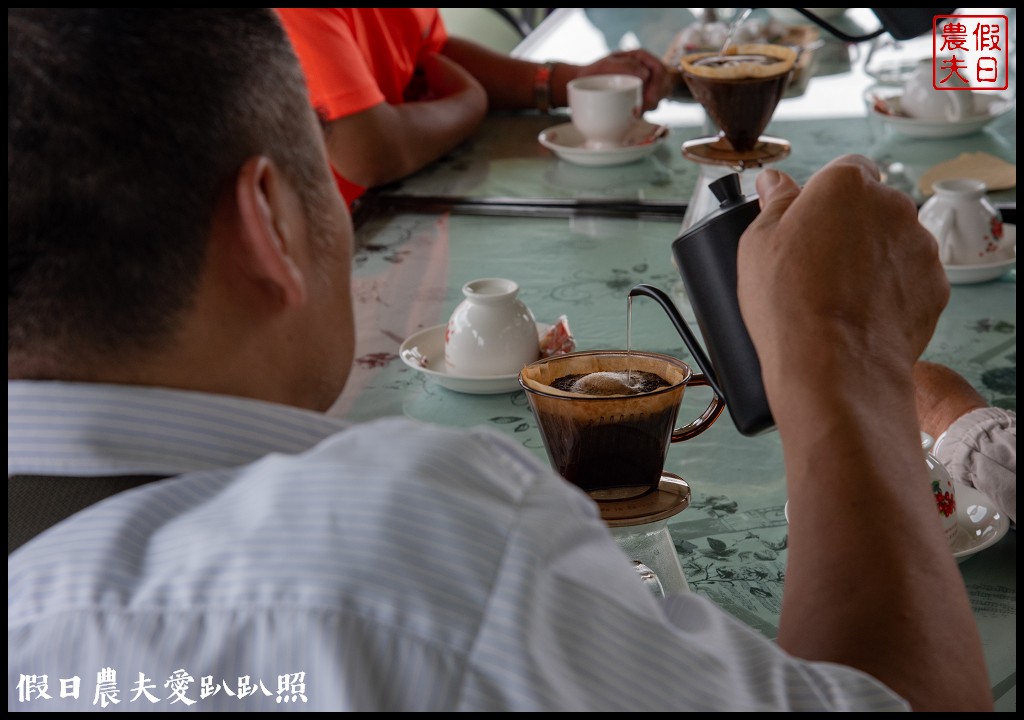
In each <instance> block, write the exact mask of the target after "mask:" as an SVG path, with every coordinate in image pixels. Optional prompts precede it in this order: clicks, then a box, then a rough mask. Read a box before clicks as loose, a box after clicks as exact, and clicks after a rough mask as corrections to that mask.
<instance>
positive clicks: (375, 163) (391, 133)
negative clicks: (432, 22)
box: [327, 92, 487, 187]
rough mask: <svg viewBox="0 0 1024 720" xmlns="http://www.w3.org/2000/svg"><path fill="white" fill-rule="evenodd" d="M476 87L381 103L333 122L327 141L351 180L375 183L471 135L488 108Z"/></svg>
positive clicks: (403, 173) (410, 168)
mask: <svg viewBox="0 0 1024 720" xmlns="http://www.w3.org/2000/svg"><path fill="white" fill-rule="evenodd" d="M486 109H487V108H486V103H483V102H480V101H479V100H478V99H477V98H476V97H474V96H473V95H472V93H469V92H467V93H458V94H455V95H452V96H449V97H446V98H443V99H440V100H430V101H426V102H410V103H404V104H402V105H396V106H392V105H387V104H385V103H382V104H381V105H379V106H377V107H375V108H371V109H370V110H367V111H365V112H363V113H359V114H357V115H354V116H349V117H345V118H340V119H339V120H335V121H333V122H332V123H331V125H330V127H329V129H328V133H327V147H328V151H329V153H330V155H331V161H332V163H333V164H334V167H335V169H336V170H337V171H338V172H339V173H340V174H341V175H342V176H344V177H345V178H346V179H347V180H349V181H351V182H353V183H356V184H358V185H362V186H364V187H375V186H379V185H384V184H387V183H389V182H394V181H396V180H400V179H402V178H404V177H407V176H409V175H411V174H412V173H414V172H416V171H418V170H420V169H422V168H424V167H426V166H427V165H429V164H430V163H431V162H433V161H434V160H437V159H438V158H439V157H441V156H442V155H444V154H445V153H447V152H449V151H451V150H452V149H454V148H455V147H457V146H458V145H459V143H461V142H462V141H463V140H465V139H466V138H467V137H469V136H470V135H471V134H472V133H473V132H474V131H475V130H476V128H477V127H478V126H479V124H480V122H481V121H482V120H483V118H484V115H485V114H486Z"/></svg>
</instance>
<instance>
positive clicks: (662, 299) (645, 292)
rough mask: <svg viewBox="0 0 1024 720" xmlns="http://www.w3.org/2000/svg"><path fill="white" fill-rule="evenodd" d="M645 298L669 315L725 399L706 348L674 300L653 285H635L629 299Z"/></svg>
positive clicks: (703, 370)
mask: <svg viewBox="0 0 1024 720" xmlns="http://www.w3.org/2000/svg"><path fill="white" fill-rule="evenodd" d="M641 295H642V296H645V297H649V298H651V299H652V300H654V301H655V302H656V303H658V304H659V305H661V309H662V310H664V311H665V314H666V315H668V318H669V320H671V321H672V325H673V326H674V327H675V329H676V332H678V333H679V335H680V336H681V337H682V338H683V343H685V344H686V349H687V350H689V351H690V354H691V355H692V356H693V359H694V361H696V363H697V367H699V368H700V371H701V372H702V373H704V377H706V378H707V380H708V385H710V386H711V389H712V390H714V391H715V394H716V395H718V397H720V398H722V399H723V400H724V399H725V393H723V392H722V388H721V387H720V386H719V384H718V376H717V375H715V369H714V368H713V367H712V366H711V361H710V360H709V359H708V356H707V354H706V353H705V352H704V348H702V347H701V346H700V344H699V343H698V342H697V338H696V337H695V336H694V334H693V332H692V331H691V330H690V326H689V325H687V324H686V320H684V319H683V316H682V315H681V314H680V313H679V310H678V309H677V308H676V306H675V303H673V302H672V299H671V298H670V297H669V296H668V295H666V294H665V292H664V291H663V290H661V289H659V288H656V287H654V286H653V285H647V284H646V283H640V284H639V285H634V286H633V288H632V289H631V290H630V291H629V297H631V298H632V297H637V296H641Z"/></svg>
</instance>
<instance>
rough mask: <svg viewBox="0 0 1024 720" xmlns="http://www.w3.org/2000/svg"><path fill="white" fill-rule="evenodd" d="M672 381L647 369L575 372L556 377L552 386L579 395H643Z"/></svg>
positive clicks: (667, 385)
mask: <svg viewBox="0 0 1024 720" xmlns="http://www.w3.org/2000/svg"><path fill="white" fill-rule="evenodd" d="M669 385H670V383H669V382H668V381H667V380H665V379H664V378H663V377H661V376H660V375H658V374H657V373H652V372H647V371H645V370H633V371H626V370H618V371H598V372H592V373H574V374H571V375H563V376H561V377H559V378H556V379H555V380H554V382H552V383H551V387H553V388H555V389H556V390H562V391H563V392H570V393H576V394H579V395H596V396H602V397H603V396H609V395H642V394H644V393H649V392H653V391H654V390H657V389H659V388H663V387H669Z"/></svg>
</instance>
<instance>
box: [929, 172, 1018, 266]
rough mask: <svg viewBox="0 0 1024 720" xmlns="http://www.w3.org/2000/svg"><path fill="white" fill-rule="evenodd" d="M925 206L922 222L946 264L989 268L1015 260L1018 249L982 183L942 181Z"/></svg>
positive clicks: (961, 180) (958, 179) (935, 187)
mask: <svg viewBox="0 0 1024 720" xmlns="http://www.w3.org/2000/svg"><path fill="white" fill-rule="evenodd" d="M932 188H933V189H934V190H935V194H934V195H933V196H932V197H931V198H929V199H928V201H927V202H925V204H924V205H922V206H921V210H920V212H918V219H919V220H920V221H921V224H922V225H924V226H925V227H926V228H928V230H929V231H931V233H932V235H934V236H935V240H936V241H937V242H938V243H939V258H940V259H941V260H942V264H943V265H987V264H989V263H995V262H1002V261H1003V260H1009V259H1012V258H1013V257H1014V252H1015V247H1014V246H1013V244H1012V242H1011V241H1010V238H1009V237H1008V236H1006V235H1005V234H1004V233H1003V220H1002V216H1001V215H1000V213H999V211H998V210H996V208H995V206H993V205H992V203H990V202H989V201H988V198H987V197H986V195H985V193H986V191H987V187H986V186H985V183H984V182H982V181H981V180H975V179H973V178H954V179H951V180H941V181H939V182H937V183H935V184H934V185H933V186H932Z"/></svg>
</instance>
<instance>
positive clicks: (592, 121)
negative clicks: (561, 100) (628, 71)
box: [568, 75, 644, 150]
mask: <svg viewBox="0 0 1024 720" xmlns="http://www.w3.org/2000/svg"><path fill="white" fill-rule="evenodd" d="M643 86H644V84H643V81H642V80H641V79H640V78H639V77H637V76H636V75H586V76H584V77H578V78H576V79H575V80H571V81H569V84H568V95H569V110H570V112H571V117H572V124H573V125H574V126H575V127H576V129H577V130H578V131H579V133H580V134H581V135H582V136H583V139H584V141H585V143H586V147H588V148H593V149H595V150H600V149H607V148H614V147H620V146H621V145H622V142H623V140H624V139H625V137H626V134H627V133H628V132H629V130H630V128H631V127H633V124H634V123H635V122H636V121H637V119H638V118H639V117H640V115H641V112H642V111H643Z"/></svg>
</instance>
